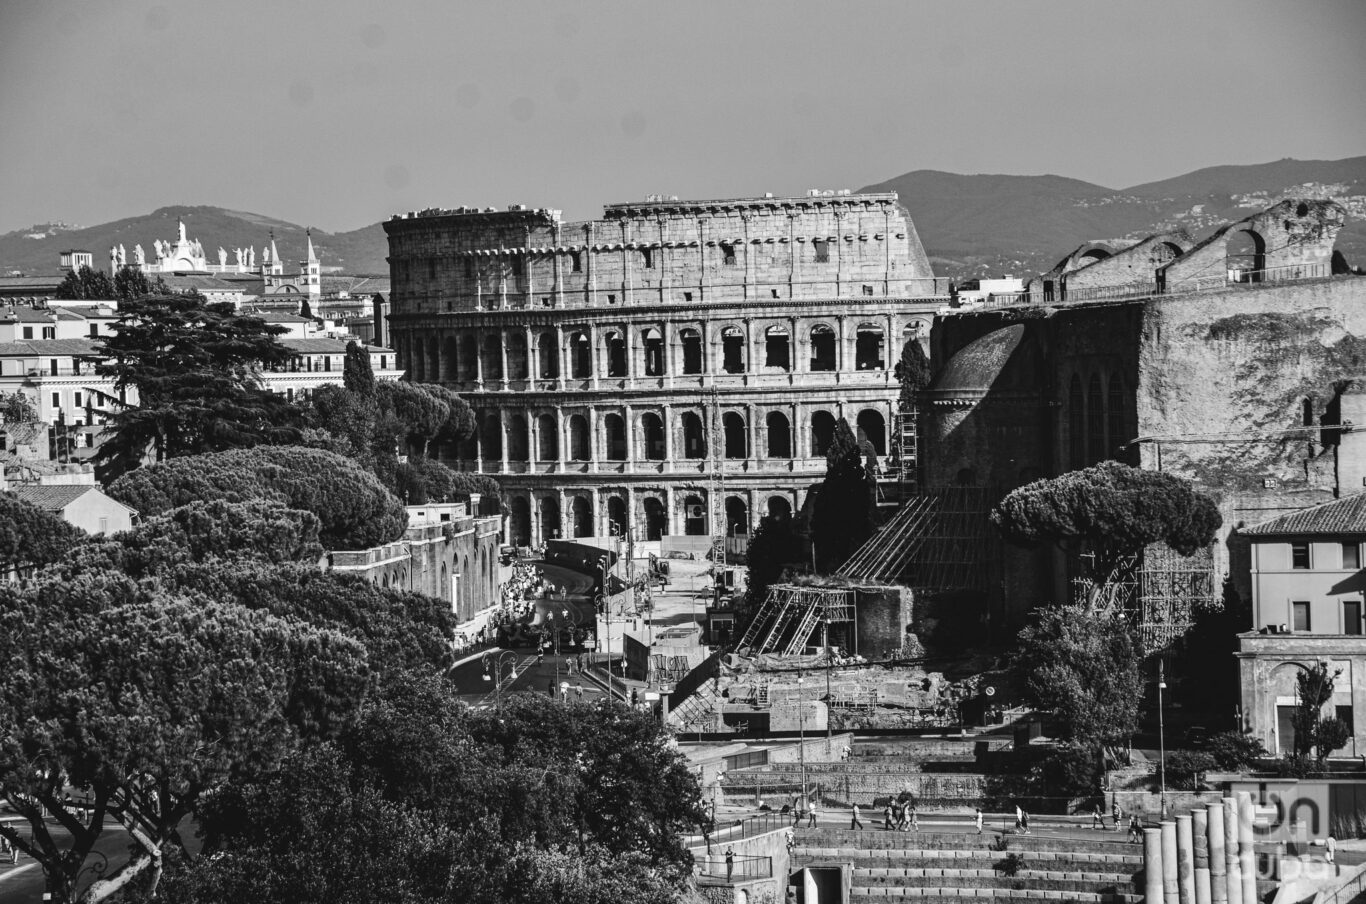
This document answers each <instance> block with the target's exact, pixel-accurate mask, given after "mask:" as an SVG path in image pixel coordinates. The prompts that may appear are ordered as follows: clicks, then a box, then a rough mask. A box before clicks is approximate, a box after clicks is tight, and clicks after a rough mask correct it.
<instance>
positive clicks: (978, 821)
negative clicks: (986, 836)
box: [973, 807, 982, 835]
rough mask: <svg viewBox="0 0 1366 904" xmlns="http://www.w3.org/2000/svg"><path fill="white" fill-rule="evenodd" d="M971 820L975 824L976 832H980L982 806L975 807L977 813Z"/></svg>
mask: <svg viewBox="0 0 1366 904" xmlns="http://www.w3.org/2000/svg"><path fill="white" fill-rule="evenodd" d="M973 822H975V823H976V824H977V834H978V835H980V834H982V808H981V807H978V808H977V815H976V816H975V817H973Z"/></svg>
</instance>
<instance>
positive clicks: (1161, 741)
mask: <svg viewBox="0 0 1366 904" xmlns="http://www.w3.org/2000/svg"><path fill="white" fill-rule="evenodd" d="M1165 665H1166V661H1165V660H1163V659H1161V658H1159V659H1158V660H1157V776H1158V788H1159V789H1160V790H1159V792H1158V799H1159V801H1160V802H1161V805H1162V818H1163V819H1166V818H1167V733H1166V726H1165V724H1164V722H1165V719H1164V718H1163V710H1162V692H1163V691H1164V690H1166V688H1167V677H1166V669H1165Z"/></svg>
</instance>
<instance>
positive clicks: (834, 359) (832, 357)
mask: <svg viewBox="0 0 1366 904" xmlns="http://www.w3.org/2000/svg"><path fill="white" fill-rule="evenodd" d="M837 344H838V343H837V342H836V341H835V331H834V329H833V328H831V326H830V325H829V324H828V323H818V324H816V325H815V326H813V327H811V368H810V369H811V370H813V371H817V372H820V371H832V370H836V369H838V367H839V355H838V354H837V353H836V352H837V349H836V346H837Z"/></svg>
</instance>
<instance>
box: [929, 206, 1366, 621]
mask: <svg viewBox="0 0 1366 904" xmlns="http://www.w3.org/2000/svg"><path fill="white" fill-rule="evenodd" d="M1341 224H1342V210H1341V208H1340V207H1337V205H1334V204H1332V203H1331V202H1321V201H1303V202H1301V201H1294V200H1292V201H1286V202H1283V203H1281V204H1278V205H1276V206H1274V207H1272V208H1270V209H1269V210H1268V211H1265V212H1263V213H1262V214H1258V215H1256V216H1253V217H1249V218H1248V219H1246V220H1243V221H1240V222H1239V223H1236V224H1231V225H1230V226H1228V227H1225V228H1224V229H1222V230H1220V231H1219V232H1217V233H1216V234H1215V235H1216V237H1222V238H1218V239H1215V238H1212V239H1210V240H1207V241H1205V242H1203V243H1201V244H1200V245H1197V246H1195V247H1193V248H1191V249H1190V250H1189V251H1185V252H1183V253H1182V254H1180V255H1178V256H1176V257H1174V258H1172V259H1171V260H1170V262H1168V263H1165V264H1162V265H1160V266H1158V267H1155V268H1153V269H1152V270H1151V271H1150V272H1149V275H1148V277H1147V279H1146V281H1141V282H1140V281H1138V279H1137V277H1136V276H1135V273H1136V272H1138V269H1137V266H1136V264H1134V259H1137V258H1141V259H1143V260H1145V261H1147V262H1148V263H1151V262H1152V261H1154V260H1157V259H1160V258H1161V257H1163V256H1164V255H1165V254H1166V252H1163V253H1162V254H1158V253H1157V250H1156V248H1157V246H1158V245H1160V244H1162V243H1164V242H1167V243H1169V244H1171V245H1172V248H1174V249H1177V250H1179V249H1180V243H1179V242H1178V241H1177V240H1176V238H1175V237H1173V236H1157V237H1153V239H1151V240H1145V241H1144V242H1140V243H1138V244H1136V245H1134V246H1133V248H1132V249H1130V250H1131V251H1132V254H1131V255H1129V252H1126V251H1118V252H1115V251H1113V249H1111V250H1110V251H1107V253H1106V254H1105V255H1103V256H1101V255H1099V253H1098V252H1097V254H1096V255H1093V257H1094V258H1095V260H1094V261H1093V262H1092V263H1090V264H1088V265H1087V266H1084V267H1077V268H1076V269H1074V270H1070V271H1068V272H1067V273H1066V274H1064V275H1065V276H1066V278H1067V280H1069V281H1071V282H1073V283H1075V282H1076V281H1077V280H1078V279H1079V275H1080V274H1086V273H1088V272H1089V271H1091V270H1093V269H1094V271H1095V274H1096V276H1095V279H1094V280H1093V281H1092V282H1091V283H1090V284H1088V285H1087V293H1086V295H1084V296H1083V297H1082V298H1078V297H1077V295H1081V294H1082V293H1081V290H1080V289H1077V290H1076V291H1075V292H1073V291H1071V290H1069V291H1068V292H1067V294H1066V298H1065V300H1064V296H1063V291H1062V288H1060V287H1058V286H1056V285H1055V294H1054V296H1053V297H1054V299H1055V301H1052V302H1047V301H1046V297H1045V296H1044V295H1043V294H1041V293H1042V290H1040V293H1039V294H1035V293H1033V292H1032V290H1031V293H1030V294H1028V295H1027V296H1022V297H1021V298H1020V299H1018V303H1016V304H1012V305H1009V306H1003V307H999V308H987V309H978V310H973V311H962V312H958V311H954V312H949V313H947V314H945V315H944V316H942V317H940V318H939V319H938V320H937V321H936V323H935V327H934V330H933V334H932V342H931V360H932V361H933V362H934V369H935V375H934V380H933V383H932V384H931V386H930V388H929V389H928V390H927V391H925V392H923V393H922V394H921V396H920V406H921V407H920V412H919V416H920V425H919V433H920V436H921V440H922V452H921V458H922V463H923V479H922V483H923V485H925V486H930V487H935V486H947V485H952V484H965V485H975V486H981V487H986V488H991V489H992V490H993V492H994V494H995V496H996V497H999V495H1003V494H1004V493H1005V492H1008V491H1009V490H1011V489H1013V488H1015V487H1017V486H1020V485H1021V484H1023V483H1027V482H1029V481H1032V480H1035V479H1038V478H1041V477H1048V476H1054V475H1057V474H1060V473H1062V472H1064V471H1068V470H1073V469H1076V468H1081V467H1085V466H1087V465H1091V464H1094V463H1096V462H1099V461H1101V460H1104V459H1109V458H1115V459H1118V460H1120V461H1123V462H1125V463H1128V464H1132V465H1136V466H1140V467H1144V468H1148V469H1151V470H1160V471H1166V472H1169V473H1173V474H1177V475H1180V476H1182V477H1186V478H1189V479H1191V480H1193V481H1194V482H1195V483H1196V484H1197V486H1198V487H1199V488H1200V489H1201V490H1202V491H1204V492H1207V493H1210V494H1211V495H1213V496H1215V497H1216V498H1217V499H1218V501H1219V504H1220V506H1221V510H1222V513H1223V516H1224V525H1225V528H1224V532H1223V533H1222V534H1221V536H1220V537H1219V538H1218V543H1217V544H1216V547H1215V549H1214V551H1213V559H1212V564H1209V565H1198V566H1192V571H1194V570H1199V569H1204V570H1205V571H1206V572H1207V579H1206V580H1205V584H1206V586H1207V588H1210V592H1213V591H1212V588H1217V587H1218V586H1219V581H1218V577H1219V575H1221V574H1225V573H1231V574H1232V576H1233V578H1234V581H1235V584H1236V588H1237V590H1238V591H1239V593H1240V594H1243V595H1244V598H1246V597H1247V595H1248V594H1249V593H1250V588H1249V587H1248V581H1247V574H1246V570H1245V569H1244V568H1243V567H1242V559H1241V557H1242V556H1243V555H1244V553H1243V551H1242V550H1241V547H1240V545H1239V543H1240V541H1238V540H1236V539H1234V540H1232V541H1230V540H1229V536H1228V534H1229V532H1230V531H1232V529H1233V528H1234V527H1235V526H1236V525H1238V524H1239V523H1240V522H1246V521H1261V520H1264V519H1265V518H1266V517H1268V516H1269V515H1275V514H1279V513H1282V512H1289V511H1294V510H1297V509H1300V508H1303V507H1305V506H1306V505H1311V504H1314V503H1318V502H1323V501H1327V500H1329V499H1332V498H1335V497H1337V496H1339V495H1342V494H1345V493H1352V492H1358V491H1360V490H1361V488H1362V485H1363V478H1366V433H1362V432H1353V431H1349V430H1345V429H1343V428H1344V426H1345V425H1346V424H1347V422H1348V421H1352V422H1353V423H1357V424H1361V423H1366V392H1364V391H1363V381H1362V378H1363V376H1366V374H1363V373H1362V370H1361V364H1360V349H1361V347H1362V343H1363V342H1366V279H1362V278H1360V277H1354V276H1351V275H1333V274H1331V273H1330V268H1329V264H1328V261H1329V260H1330V259H1331V256H1332V244H1333V241H1334V239H1335V237H1336V235H1337V232H1338V230H1339V229H1340V227H1341ZM1244 234H1248V235H1256V236H1257V239H1256V242H1254V243H1253V244H1258V243H1260V244H1259V245H1258V246H1259V247H1264V248H1265V249H1266V250H1265V252H1264V254H1262V256H1261V257H1259V258H1257V261H1256V262H1257V263H1259V264H1261V266H1260V268H1258V269H1245V268H1242V267H1241V265H1238V266H1235V264H1234V263H1230V262H1241V261H1242V260H1243V258H1242V257H1241V256H1240V255H1239V254H1237V253H1235V248H1236V247H1238V246H1237V245H1235V244H1234V239H1235V238H1236V237H1239V236H1243V235H1244ZM1221 242H1223V244H1220V243H1221ZM1287 242H1289V243H1290V244H1289V245H1287V244H1286V243H1287ZM1092 250H1093V251H1094V250H1095V249H1092ZM1168 251H1170V252H1171V253H1175V251H1173V250H1172V249H1168ZM1126 255H1129V256H1127V257H1126ZM1154 255H1155V256H1154ZM1192 256H1194V257H1192ZM1071 257H1073V258H1076V259H1077V260H1080V259H1082V258H1085V257H1086V254H1085V253H1082V254H1079V255H1073V256H1071ZM1216 259H1217V260H1216ZM1216 263H1217V266H1216ZM1145 266H1146V264H1145ZM1232 271H1236V273H1233V278H1231V276H1230V274H1231V273H1232ZM1103 273H1108V274H1109V276H1107V277H1106V278H1105V279H1101V278H1100V276H1101V274H1103ZM980 564H981V567H982V568H983V569H987V570H988V572H989V574H988V577H987V579H986V581H985V586H986V587H987V588H989V589H987V590H986V591H984V592H983V593H982V594H980V596H979V598H978V601H977V603H975V605H979V606H981V607H983V608H984V609H986V610H987V611H989V612H991V613H992V615H993V618H995V617H996V615H997V614H998V613H999V614H1000V615H1001V616H1002V617H1004V618H1005V619H1006V620H1007V621H1009V620H1011V619H1013V618H1018V616H1019V615H1020V614H1021V613H1022V612H1023V611H1025V610H1026V609H1028V608H1029V607H1030V606H1032V605H1034V604H1036V603H1040V602H1046V601H1050V600H1065V599H1069V598H1070V597H1071V592H1072V588H1071V587H1070V586H1069V583H1068V578H1069V576H1070V572H1069V563H1064V562H1062V561H1061V560H1060V559H1052V558H1050V553H1048V552H1042V553H1038V554H1031V553H1025V552H1021V551H1018V550H1009V551H1007V552H1006V554H1005V555H1004V556H1001V557H989V558H986V557H984V558H983V559H982V561H981V563H980ZM1007 600H1009V601H1011V606H1010V607H1009V608H1007V606H1006V601H1007ZM969 602H970V601H969Z"/></svg>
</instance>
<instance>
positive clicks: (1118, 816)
mask: <svg viewBox="0 0 1366 904" xmlns="http://www.w3.org/2000/svg"><path fill="white" fill-rule="evenodd" d="M1110 815H1111V816H1113V817H1114V819H1115V831H1116V832H1118V831H1119V827H1120V826H1121V825H1122V824H1123V822H1124V808H1123V807H1121V806H1120V805H1119V799H1118V798H1116V799H1115V802H1114V803H1112V804H1111V805H1110Z"/></svg>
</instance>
